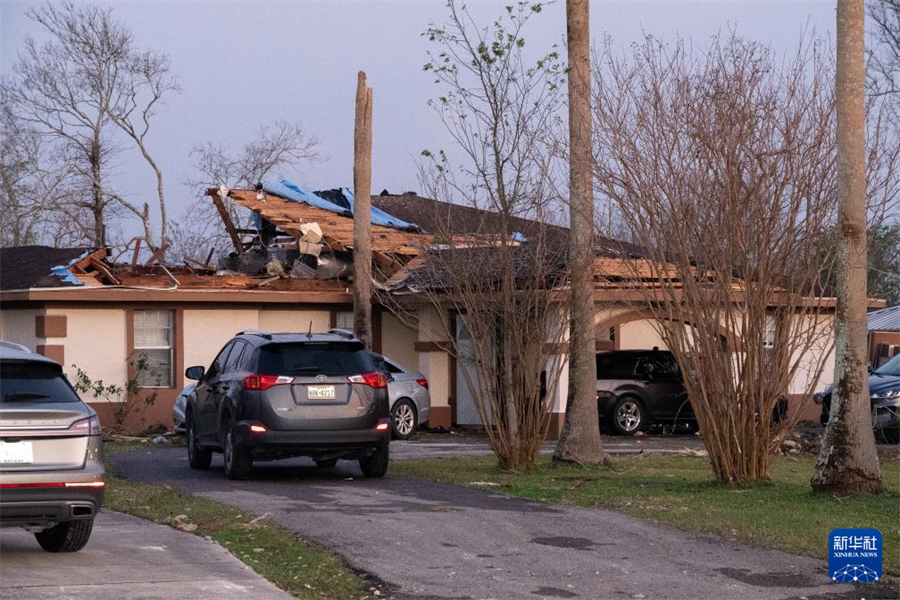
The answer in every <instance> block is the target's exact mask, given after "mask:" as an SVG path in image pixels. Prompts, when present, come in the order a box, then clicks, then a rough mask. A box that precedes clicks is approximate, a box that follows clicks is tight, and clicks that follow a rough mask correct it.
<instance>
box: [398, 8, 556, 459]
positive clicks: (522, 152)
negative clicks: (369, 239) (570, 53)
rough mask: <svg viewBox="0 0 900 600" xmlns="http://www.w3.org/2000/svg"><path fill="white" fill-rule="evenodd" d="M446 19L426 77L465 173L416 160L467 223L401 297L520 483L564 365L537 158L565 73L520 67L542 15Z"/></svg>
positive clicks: (444, 218) (427, 182)
mask: <svg viewBox="0 0 900 600" xmlns="http://www.w3.org/2000/svg"><path fill="white" fill-rule="evenodd" d="M447 6H448V12H449V16H448V19H447V23H446V24H444V25H441V26H438V25H432V26H431V27H430V28H429V29H428V30H427V32H426V34H425V35H426V36H427V37H428V38H429V39H430V40H431V41H433V42H435V43H436V44H437V45H438V49H437V50H436V51H434V52H429V62H428V63H427V64H426V65H425V70H426V72H428V73H431V74H433V75H434V78H435V80H436V82H437V83H438V84H440V85H441V86H442V88H443V89H442V95H441V96H439V97H438V98H437V99H436V100H435V101H434V102H433V103H432V106H433V107H434V108H435V110H436V111H437V113H438V116H439V117H440V118H441V120H442V122H443V123H444V125H445V126H446V129H447V131H448V133H449V134H450V136H451V138H452V139H453V140H454V142H455V146H456V148H455V149H456V151H457V152H458V156H460V159H459V163H458V164H459V166H458V167H455V166H451V162H450V160H449V159H448V157H447V155H446V154H445V153H444V152H440V153H437V154H433V153H431V152H424V153H423V154H424V155H425V156H426V158H427V159H429V162H428V164H427V165H424V166H423V168H422V171H421V175H422V185H423V187H424V189H425V191H426V193H427V194H428V195H430V196H432V197H434V198H436V199H438V200H443V201H444V202H448V203H458V204H464V205H466V206H468V207H470V208H472V209H474V210H473V211H472V213H473V214H474V215H476V217H473V218H472V219H471V220H470V222H468V223H466V224H460V223H455V222H454V220H453V214H452V213H448V214H446V215H443V214H442V215H440V216H439V218H436V219H435V220H436V221H437V222H440V223H442V224H443V225H442V226H441V227H440V228H439V230H437V231H432V232H431V233H432V234H434V235H435V237H436V238H437V239H438V240H440V242H441V244H442V245H441V246H440V248H438V249H434V250H433V251H430V252H428V253H426V254H425V255H424V256H422V257H421V258H420V259H418V261H419V262H418V263H417V265H416V267H415V268H413V269H412V270H411V274H410V277H409V278H408V279H406V281H405V283H404V284H403V286H404V289H405V290H407V291H412V292H415V294H416V298H417V299H418V306H419V308H420V311H419V312H420V313H421V312H429V311H430V312H431V313H432V314H436V315H439V317H438V318H435V319H430V320H426V319H423V318H421V316H420V318H419V319H418V321H417V323H418V325H417V326H418V327H420V330H421V329H425V330H427V331H428V335H429V336H432V339H435V340H438V343H441V344H442V345H443V346H444V347H445V349H446V350H447V351H448V352H450V353H451V354H453V355H454V356H456V359H457V363H458V365H459V368H460V370H461V372H462V373H463V376H464V379H465V381H466V384H467V386H468V388H469V390H470V391H471V392H472V396H473V400H474V403H475V406H476V408H477V410H478V413H479V415H480V417H481V420H482V422H483V423H484V424H485V428H486V431H487V435H488V440H489V442H490V444H491V447H492V449H493V450H494V452H495V453H496V455H497V457H498V459H499V462H500V466H501V468H503V469H509V470H520V469H528V468H532V467H534V466H535V465H536V464H537V460H538V456H539V450H540V446H541V443H542V442H543V440H544V439H545V437H546V435H547V431H548V428H549V424H550V409H551V408H552V405H553V398H552V395H550V394H548V393H546V390H553V389H555V387H556V383H557V381H558V376H559V372H560V370H561V369H562V368H563V366H564V364H565V360H564V357H562V356H560V355H554V354H553V353H554V352H558V347H559V344H560V341H561V340H562V338H563V336H564V333H565V332H564V328H561V327H559V322H560V319H561V318H563V316H562V309H563V308H564V306H563V305H562V303H560V302H559V301H558V296H557V294H558V292H555V291H554V288H555V287H557V286H558V285H561V282H562V281H564V279H565V269H564V264H565V257H564V255H565V241H564V240H565V234H564V233H562V234H560V233H559V230H558V229H554V228H550V227H548V226H546V225H544V224H543V222H544V221H546V220H547V219H549V217H550V214H549V212H550V211H551V210H553V209H554V205H553V199H554V198H555V196H554V194H553V193H552V192H553V190H552V189H551V186H550V185H549V184H548V181H547V177H546V175H547V167H548V162H547V161H548V158H547V155H548V153H547V152H544V151H543V150H544V147H545V142H546V140H547V139H548V138H549V137H550V131H551V128H552V125H553V119H554V115H555V113H556V110H557V109H558V105H559V94H558V91H559V82H560V77H561V75H562V72H561V69H560V67H559V65H558V60H557V59H558V57H557V55H556V54H555V53H554V52H551V53H550V54H548V55H544V56H540V57H537V59H536V62H535V63H534V66H531V65H530V64H528V62H527V59H526V56H525V40H524V38H523V29H524V28H525V26H526V25H527V23H528V22H529V20H530V19H531V17H532V16H533V15H535V14H537V13H538V12H540V10H541V6H540V5H529V4H527V3H525V2H520V3H517V4H516V5H515V6H510V7H507V12H506V14H505V15H504V16H503V17H502V18H500V19H498V20H496V21H495V22H494V23H493V25H492V26H490V27H486V28H482V27H480V26H479V25H477V24H476V22H475V21H474V20H473V18H472V16H471V15H470V14H469V13H468V12H467V10H466V9H465V7H462V6H460V5H459V4H458V3H457V2H454V1H451V2H448V5H447ZM529 218H530V219H533V220H528V219H529ZM472 221H474V222H472ZM460 228H461V229H464V230H465V231H466V232H467V235H466V236H464V237H463V238H460V237H458V236H456V235H455V232H457V231H459V230H460ZM553 232H556V236H555V237H554V235H553ZM554 298H557V300H556V301H554ZM389 306H390V304H389ZM393 307H394V308H395V312H397V314H398V315H399V316H400V318H401V319H403V318H404V315H405V313H404V312H403V311H402V310H399V309H398V307H397V305H396V304H394V305H393ZM400 308H402V306H401V307H400ZM429 323H430V324H431V325H430V326H429Z"/></svg>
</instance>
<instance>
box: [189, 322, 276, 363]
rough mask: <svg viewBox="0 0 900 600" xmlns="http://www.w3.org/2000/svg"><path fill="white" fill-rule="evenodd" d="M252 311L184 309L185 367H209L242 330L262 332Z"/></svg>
mask: <svg viewBox="0 0 900 600" xmlns="http://www.w3.org/2000/svg"><path fill="white" fill-rule="evenodd" d="M259 313H260V311H258V310H255V309H234V308H225V307H223V308H216V309H209V310H205V309H185V311H184V366H185V368H187V367H192V366H194V365H202V366H204V367H207V368H208V367H209V365H210V363H212V361H213V359H214V358H215V357H216V354H218V352H219V350H221V349H222V346H224V345H225V344H226V343H227V342H228V340H230V339H231V338H232V337H234V334H236V333H237V332H238V331H241V330H242V329H262V327H260V325H259Z"/></svg>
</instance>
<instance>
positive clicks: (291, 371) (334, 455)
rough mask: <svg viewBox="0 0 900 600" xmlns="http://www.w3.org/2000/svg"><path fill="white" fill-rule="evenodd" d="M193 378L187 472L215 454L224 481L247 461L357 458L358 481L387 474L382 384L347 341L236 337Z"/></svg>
mask: <svg viewBox="0 0 900 600" xmlns="http://www.w3.org/2000/svg"><path fill="white" fill-rule="evenodd" d="M185 375H186V376H187V377H188V378H189V379H195V380H197V382H198V383H197V387H196V389H195V390H194V393H193V394H192V395H191V397H190V398H189V400H188V403H187V409H186V412H185V425H186V429H187V437H188V442H187V445H188V458H189V461H190V466H191V468H193V469H207V468H209V465H210V461H211V458H212V452H222V453H223V454H224V462H225V473H226V475H227V476H228V477H229V478H230V479H246V478H247V477H249V475H250V469H251V466H252V463H253V461H254V460H275V459H280V458H289V457H293V456H309V457H312V458H313V459H314V460H315V461H316V464H317V465H318V466H320V467H326V468H327V467H333V466H334V465H335V464H336V463H337V461H338V460H339V459H350V460H358V461H359V465H360V467H361V468H362V471H363V474H364V475H365V476H366V477H382V476H383V475H384V474H385V473H386V472H387V468H388V461H389V458H388V446H389V442H390V438H391V423H390V412H389V407H388V393H387V379H386V376H385V374H384V373H383V372H381V371H378V370H377V369H376V367H375V365H374V364H373V362H372V358H371V355H370V354H369V353H368V352H367V351H366V349H365V347H364V345H363V344H362V342H360V341H359V340H357V339H353V338H348V337H346V336H341V335H334V334H314V333H309V334H305V333H268V332H265V331H258V330H250V331H242V332H241V333H239V334H237V335H236V336H235V337H234V339H232V340H231V341H229V342H228V343H227V344H226V345H225V347H224V348H222V350H221V351H220V352H219V354H218V356H216V359H215V360H214V361H213V362H212V365H210V367H209V369H208V370H207V369H204V367H202V366H197V367H190V368H188V369H187V370H186V372H185Z"/></svg>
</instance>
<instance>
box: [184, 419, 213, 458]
mask: <svg viewBox="0 0 900 600" xmlns="http://www.w3.org/2000/svg"><path fill="white" fill-rule="evenodd" d="M186 425H187V449H188V464H189V465H190V466H191V468H192V469H197V470H201V471H205V470H206V469H208V468H209V465H210V463H211V462H212V451H211V450H207V449H206V448H202V447H200V440H198V439H197V428H196V425H194V419H193V418H191V417H188V419H187V424H186Z"/></svg>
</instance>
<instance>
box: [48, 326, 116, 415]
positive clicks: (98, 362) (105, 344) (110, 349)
mask: <svg viewBox="0 0 900 600" xmlns="http://www.w3.org/2000/svg"><path fill="white" fill-rule="evenodd" d="M47 314H48V315H65V317H66V322H67V329H68V331H67V333H66V337H64V338H47V342H46V343H47V344H61V345H63V346H65V353H66V360H65V364H64V365H63V371H64V372H65V373H66V375H67V376H68V377H69V380H70V381H75V373H76V370H75V368H74V367H73V366H72V365H75V366H77V367H78V368H79V369H81V370H82V371H84V372H85V373H87V374H88V376H89V377H90V378H91V380H92V381H97V380H102V381H103V382H104V383H106V384H107V385H110V384H115V385H123V384H124V383H125V382H126V381H128V349H127V348H126V345H127V332H126V325H125V310H124V309H121V308H49V309H47ZM85 400H88V401H91V400H92V399H91V398H85Z"/></svg>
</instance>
